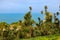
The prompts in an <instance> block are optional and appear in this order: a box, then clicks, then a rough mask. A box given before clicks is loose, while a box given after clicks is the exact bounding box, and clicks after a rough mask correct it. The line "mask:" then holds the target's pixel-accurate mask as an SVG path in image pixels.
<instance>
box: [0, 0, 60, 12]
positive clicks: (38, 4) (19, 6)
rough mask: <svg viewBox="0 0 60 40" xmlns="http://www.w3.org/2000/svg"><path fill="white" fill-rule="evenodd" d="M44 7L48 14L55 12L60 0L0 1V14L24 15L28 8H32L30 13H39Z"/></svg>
mask: <svg viewBox="0 0 60 40" xmlns="http://www.w3.org/2000/svg"><path fill="white" fill-rule="evenodd" d="M45 5H47V6H48V10H49V11H50V12H56V11H58V10H59V9H58V7H59V5H60V0H0V13H26V12H27V11H29V6H32V9H33V10H32V13H40V11H41V10H44V6H45Z"/></svg>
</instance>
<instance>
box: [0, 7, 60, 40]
mask: <svg viewBox="0 0 60 40" xmlns="http://www.w3.org/2000/svg"><path fill="white" fill-rule="evenodd" d="M44 9H45V11H41V14H45V19H44V20H41V18H40V17H38V18H37V19H38V21H39V23H36V22H35V21H34V20H33V19H32V15H31V13H32V12H31V11H32V7H31V6H30V7H29V12H27V13H26V14H25V16H24V21H22V20H19V21H18V22H14V23H11V24H8V23H6V22H0V39H1V40H18V39H22V38H25V39H26V38H31V37H36V39H38V40H39V39H41V38H42V37H38V36H43V39H41V40H48V39H49V40H55V38H54V39H50V38H48V37H44V36H46V35H53V34H60V25H59V24H60V20H59V19H58V18H57V16H58V15H59V12H56V13H54V14H53V13H51V12H48V7H47V6H45V7H44ZM53 19H54V22H53V21H52V20H53ZM52 38H53V37H52ZM22 40H23V39H22ZM27 40H28V39H27ZM31 40H33V38H31ZM34 40H35V39H34Z"/></svg>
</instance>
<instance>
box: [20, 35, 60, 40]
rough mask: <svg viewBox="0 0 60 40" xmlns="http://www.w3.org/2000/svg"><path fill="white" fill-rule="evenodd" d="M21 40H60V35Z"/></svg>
mask: <svg viewBox="0 0 60 40" xmlns="http://www.w3.org/2000/svg"><path fill="white" fill-rule="evenodd" d="M20 40H60V35H58V34H56V35H49V36H38V37H35V38H30V39H20Z"/></svg>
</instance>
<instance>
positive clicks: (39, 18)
mask: <svg viewBox="0 0 60 40" xmlns="http://www.w3.org/2000/svg"><path fill="white" fill-rule="evenodd" d="M38 20H39V25H40V21H41V19H40V17H38Z"/></svg>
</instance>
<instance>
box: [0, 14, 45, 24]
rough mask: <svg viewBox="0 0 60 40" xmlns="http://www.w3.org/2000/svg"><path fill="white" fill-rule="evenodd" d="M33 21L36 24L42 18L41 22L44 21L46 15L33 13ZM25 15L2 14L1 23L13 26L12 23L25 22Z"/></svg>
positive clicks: (0, 15) (0, 16)
mask: <svg viewBox="0 0 60 40" xmlns="http://www.w3.org/2000/svg"><path fill="white" fill-rule="evenodd" d="M31 15H32V20H34V21H35V22H38V17H40V18H41V20H43V19H44V15H43V14H40V13H33V14H31ZM24 16H25V14H24V13H3V14H2V13H0V22H6V23H8V24H11V23H12V22H18V21H19V20H22V21H24Z"/></svg>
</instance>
